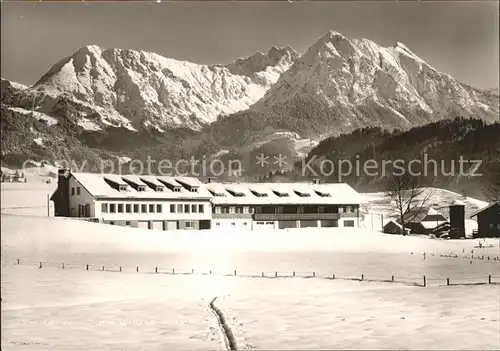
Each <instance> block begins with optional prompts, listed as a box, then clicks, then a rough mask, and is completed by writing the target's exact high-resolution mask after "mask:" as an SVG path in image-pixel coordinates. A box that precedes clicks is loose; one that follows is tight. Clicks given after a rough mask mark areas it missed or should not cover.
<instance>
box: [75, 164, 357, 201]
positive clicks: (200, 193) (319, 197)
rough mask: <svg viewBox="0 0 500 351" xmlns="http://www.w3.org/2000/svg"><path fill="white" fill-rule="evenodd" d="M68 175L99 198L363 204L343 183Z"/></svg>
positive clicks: (355, 193) (87, 174)
mask: <svg viewBox="0 0 500 351" xmlns="http://www.w3.org/2000/svg"><path fill="white" fill-rule="evenodd" d="M71 175H72V176H73V177H74V178H75V179H76V180H77V181H78V182H79V183H80V184H81V185H82V187H84V188H85V189H86V190H87V191H88V192H89V193H90V195H91V196H93V197H101V198H102V197H104V198H141V199H142V198H156V199H158V198H186V199H195V198H200V199H201V198H203V199H211V200H212V202H213V203H214V204H220V205H252V204H255V205H258V204H305V205H307V204H318V205H321V204H325V205H329V204H330V205H358V204H361V203H366V200H365V199H364V198H363V197H362V196H361V195H360V194H359V193H358V192H356V191H355V190H354V189H353V188H352V187H351V186H349V185H348V184H345V183H326V184H314V183H305V182H304V183H202V182H201V181H200V180H199V179H197V178H190V177H166V176H153V175H147V176H141V175H140V176H137V175H111V174H97V173H78V172H75V173H71ZM105 179H109V180H111V181H112V182H115V183H118V184H123V185H126V184H128V183H130V182H131V183H134V184H141V185H145V189H144V191H138V190H136V187H132V186H127V187H126V190H119V188H118V187H113V186H112V185H111V184H110V183H108V182H107V181H106V180H105ZM145 181H146V182H145ZM147 183H150V184H154V185H159V186H165V184H168V185H170V186H165V187H164V188H163V191H156V190H155V189H153V188H151V187H150V186H148V184H147ZM174 187H177V188H180V191H174V190H173V189H174ZM192 188H197V191H195V192H193V191H191V190H192ZM176 190H177V189H176Z"/></svg>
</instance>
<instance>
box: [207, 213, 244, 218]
mask: <svg viewBox="0 0 500 351" xmlns="http://www.w3.org/2000/svg"><path fill="white" fill-rule="evenodd" d="M212 218H213V219H233V218H245V219H252V214H251V213H212Z"/></svg>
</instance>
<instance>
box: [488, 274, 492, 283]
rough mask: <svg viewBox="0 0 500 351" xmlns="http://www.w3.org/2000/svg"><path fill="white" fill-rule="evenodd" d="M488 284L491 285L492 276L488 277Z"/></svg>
mask: <svg viewBox="0 0 500 351" xmlns="http://www.w3.org/2000/svg"><path fill="white" fill-rule="evenodd" d="M488 284H491V274H490V275H489V276H488Z"/></svg>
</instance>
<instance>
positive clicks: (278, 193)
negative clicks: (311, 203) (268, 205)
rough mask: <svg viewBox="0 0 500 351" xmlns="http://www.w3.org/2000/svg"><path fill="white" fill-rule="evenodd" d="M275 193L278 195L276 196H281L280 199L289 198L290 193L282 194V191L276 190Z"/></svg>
mask: <svg viewBox="0 0 500 351" xmlns="http://www.w3.org/2000/svg"><path fill="white" fill-rule="evenodd" d="M273 193H274V194H275V195H276V196H279V197H287V196H289V195H288V193H284V192H281V191H276V190H273Z"/></svg>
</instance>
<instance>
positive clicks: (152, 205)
mask: <svg viewBox="0 0 500 351" xmlns="http://www.w3.org/2000/svg"><path fill="white" fill-rule="evenodd" d="M149 213H155V205H154V204H149Z"/></svg>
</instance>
